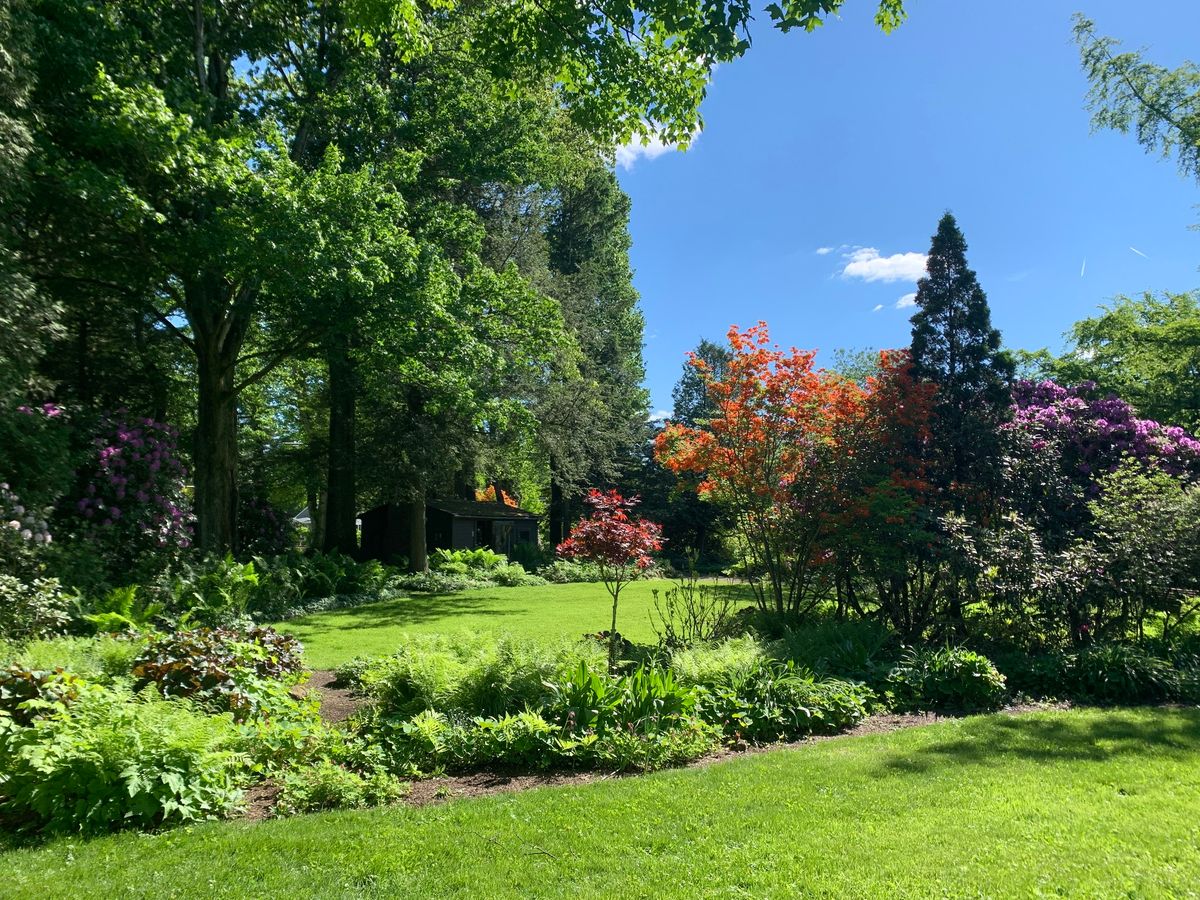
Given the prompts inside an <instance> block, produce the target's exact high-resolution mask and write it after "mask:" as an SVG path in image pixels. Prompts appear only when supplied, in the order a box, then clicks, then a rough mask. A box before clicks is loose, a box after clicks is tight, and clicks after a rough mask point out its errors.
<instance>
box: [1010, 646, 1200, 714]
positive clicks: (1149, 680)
mask: <svg viewBox="0 0 1200 900" xmlns="http://www.w3.org/2000/svg"><path fill="white" fill-rule="evenodd" d="M1183 662H1184V663H1185V665H1183V666H1181V667H1176V666H1175V665H1173V664H1172V662H1171V661H1170V660H1166V659H1161V658H1159V657H1157V656H1154V655H1152V654H1151V653H1149V652H1147V651H1146V650H1145V649H1143V648H1141V647H1138V646H1135V645H1133V644H1098V645H1096V646H1092V647H1085V648H1083V649H1081V650H1078V651H1073V652H1067V653H1063V652H1057V653H1046V654H1042V655H1040V656H1036V657H1032V658H1029V659H1027V660H1025V661H1023V662H1021V664H1017V663H1016V662H1014V663H1013V664H1011V668H1012V671H1013V686H1014V688H1016V689H1017V690H1020V691H1022V692H1024V693H1028V694H1030V695H1032V696H1035V697H1054V698H1058V699H1066V700H1076V701H1080V702H1085V703H1099V704H1119V703H1128V704H1134V703H1161V702H1163V701H1165V700H1176V699H1183V700H1186V699H1187V697H1188V695H1189V693H1190V690H1191V685H1192V684H1193V681H1194V680H1195V679H1194V678H1193V677H1192V673H1193V671H1194V668H1189V667H1188V666H1187V665H1186V660H1184V661H1183Z"/></svg>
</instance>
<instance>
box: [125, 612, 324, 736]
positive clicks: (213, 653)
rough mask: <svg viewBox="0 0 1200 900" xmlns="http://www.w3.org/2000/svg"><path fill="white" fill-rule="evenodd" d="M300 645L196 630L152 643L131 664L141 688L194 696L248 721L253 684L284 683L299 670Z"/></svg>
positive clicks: (270, 633)
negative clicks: (148, 686) (256, 681)
mask: <svg viewBox="0 0 1200 900" xmlns="http://www.w3.org/2000/svg"><path fill="white" fill-rule="evenodd" d="M302 652H303V648H302V647H301V646H300V642H299V641H297V640H296V639H295V638H293V637H292V636H291V635H287V634H280V633H279V632H277V631H275V630H274V629H273V628H262V627H258V626H252V627H250V628H246V629H235V628H197V629H195V630H193V631H177V632H175V633H174V634H170V635H164V636H162V637H159V638H156V639H155V640H153V641H151V642H150V643H149V644H148V645H147V646H146V648H145V649H144V650H143V651H142V652H141V654H139V656H138V657H137V659H136V660H135V661H134V666H133V675H134V677H135V678H136V679H137V681H138V685H139V686H143V685H146V684H156V685H157V686H158V688H159V689H160V690H161V691H162V692H163V693H164V694H165V695H167V696H169V697H195V698H196V699H197V700H199V701H203V702H204V703H206V704H208V705H211V706H212V707H213V708H216V709H219V710H232V711H234V712H236V713H237V714H238V715H239V716H243V717H244V716H246V715H247V714H249V713H250V712H251V711H252V710H253V709H254V707H255V706H256V693H257V692H256V690H255V685H254V683H253V680H254V679H273V680H284V679H288V678H292V677H294V676H296V675H297V674H299V672H300V671H301V669H302V668H303V663H302V661H301V653H302Z"/></svg>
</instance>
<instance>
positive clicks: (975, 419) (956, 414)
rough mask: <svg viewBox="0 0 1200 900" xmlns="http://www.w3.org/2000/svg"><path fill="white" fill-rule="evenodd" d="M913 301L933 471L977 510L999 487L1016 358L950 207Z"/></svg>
mask: <svg viewBox="0 0 1200 900" xmlns="http://www.w3.org/2000/svg"><path fill="white" fill-rule="evenodd" d="M916 303H917V311H916V313H915V314H914V315H913V317H912V357H913V368H914V374H915V375H916V376H917V377H918V378H920V379H923V380H926V381H930V382H933V383H934V384H935V385H937V395H936V401H935V416H936V419H935V424H934V429H933V441H932V446H931V448H930V450H931V454H930V456H931V458H930V460H929V462H930V477H931V478H932V480H933V482H934V483H935V484H936V485H937V487H938V488H939V489H940V490H941V491H942V492H943V496H944V497H946V498H947V500H948V502H949V503H950V505H951V506H953V507H954V509H955V510H956V511H958V512H962V513H965V514H971V513H979V512H981V511H982V510H983V508H984V504H985V502H986V498H987V497H988V496H989V495H991V494H993V492H994V491H995V490H996V489H997V488H998V487H999V481H1000V477H1001V474H1000V473H1001V461H1000V454H1001V447H1000V435H999V430H998V428H999V426H1000V425H1001V423H1003V422H1004V420H1005V419H1006V418H1007V417H1008V415H1009V405H1010V402H1011V396H1010V385H1011V382H1012V378H1013V363H1012V360H1011V359H1010V358H1009V356H1008V355H1007V354H1006V353H1004V352H1003V351H1001V349H1000V332H999V331H997V330H996V329H995V328H993V327H992V319H991V312H990V310H989V308H988V302H987V295H986V294H985V293H984V292H983V288H981V287H980V286H979V280H978V279H977V278H976V277H975V272H974V271H973V270H972V269H970V268H969V267H968V266H967V242H966V240H965V239H964V238H963V234H962V232H961V231H960V230H959V228H958V223H957V222H956V221H955V220H954V216H952V215H951V214H950V213H946V214H945V215H944V216H942V220H941V221H940V222H939V223H938V229H937V234H935V235H934V236H933V243H932V246H931V247H930V249H929V259H928V262H927V263H926V275H925V277H924V278H922V279H921V280H920V281H919V282H918V284H917V299H916Z"/></svg>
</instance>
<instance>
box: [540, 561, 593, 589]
mask: <svg viewBox="0 0 1200 900" xmlns="http://www.w3.org/2000/svg"><path fill="white" fill-rule="evenodd" d="M537 573H538V575H539V576H541V577H542V578H544V579H545V580H546V581H548V582H550V583H551V584H575V583H579V582H590V581H603V580H604V579H603V578H602V577H601V575H600V567H599V566H597V565H596V564H595V563H588V562H576V561H574V560H570V559H556V560H554V562H552V563H549V564H547V565H544V566H542V567H541V568H540V569H538V570H537Z"/></svg>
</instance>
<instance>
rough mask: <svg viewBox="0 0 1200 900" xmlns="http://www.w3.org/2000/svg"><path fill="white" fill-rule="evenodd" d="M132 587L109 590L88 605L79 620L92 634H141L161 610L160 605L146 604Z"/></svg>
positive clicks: (134, 585)
mask: <svg viewBox="0 0 1200 900" xmlns="http://www.w3.org/2000/svg"><path fill="white" fill-rule="evenodd" d="M139 592H140V589H139V588H138V586H137V585H136V584H131V585H127V586H126V587H119V588H113V589H112V590H111V591H109V592H108V594H107V595H106V596H105V597H104V599H103V600H100V601H97V602H95V603H92V604H90V605H89V611H88V612H87V613H86V614H85V615H84V616H83V620H84V621H85V622H87V623H88V624H90V625H91V626H92V627H93V628H94V629H95V630H96V631H98V632H104V633H107V634H115V633H117V632H121V631H141V630H143V629H145V628H146V627H147V626H148V625H150V624H151V623H152V622H153V621H154V619H155V618H157V617H158V615H159V614H160V613H162V611H163V606H162V604H161V603H150V602H147V601H146V600H145V599H143V598H142V597H140V596H139Z"/></svg>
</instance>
